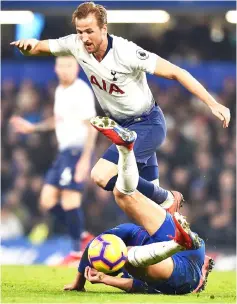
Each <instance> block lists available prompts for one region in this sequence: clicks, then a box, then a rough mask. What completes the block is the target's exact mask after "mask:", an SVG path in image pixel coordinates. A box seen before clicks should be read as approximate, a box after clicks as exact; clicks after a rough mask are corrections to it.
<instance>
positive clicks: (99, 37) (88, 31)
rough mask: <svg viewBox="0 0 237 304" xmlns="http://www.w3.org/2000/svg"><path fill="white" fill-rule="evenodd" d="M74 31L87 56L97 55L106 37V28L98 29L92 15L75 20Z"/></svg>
mask: <svg viewBox="0 0 237 304" xmlns="http://www.w3.org/2000/svg"><path fill="white" fill-rule="evenodd" d="M76 31H77V34H78V36H79V37H80V39H81V40H82V42H83V43H84V46H85V49H86V50H87V52H88V53H89V54H93V53H97V52H98V51H99V50H100V46H101V44H102V43H103V41H104V40H105V39H106V36H107V26H106V25H104V26H103V27H102V28H100V27H99V26H98V24H97V20H96V17H95V16H94V14H89V15H88V16H87V17H86V18H85V19H76Z"/></svg>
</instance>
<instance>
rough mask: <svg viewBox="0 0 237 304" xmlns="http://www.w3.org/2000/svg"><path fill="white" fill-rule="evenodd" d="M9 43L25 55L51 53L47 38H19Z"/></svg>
mask: <svg viewBox="0 0 237 304" xmlns="http://www.w3.org/2000/svg"><path fill="white" fill-rule="evenodd" d="M10 45H13V46H15V47H17V48H18V49H19V50H20V52H21V53H22V54H23V55H25V56H37V55H51V52H50V49H49V42H48V40H41V41H40V40H37V39H21V40H17V41H12V42H11V43H10Z"/></svg>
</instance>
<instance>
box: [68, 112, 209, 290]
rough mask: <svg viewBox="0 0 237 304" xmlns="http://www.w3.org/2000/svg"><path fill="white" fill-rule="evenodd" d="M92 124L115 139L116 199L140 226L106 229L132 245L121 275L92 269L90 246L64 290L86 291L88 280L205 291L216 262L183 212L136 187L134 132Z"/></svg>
mask: <svg viewBox="0 0 237 304" xmlns="http://www.w3.org/2000/svg"><path fill="white" fill-rule="evenodd" d="M106 121H107V122H106ZM92 124H93V125H94V126H95V127H97V129H98V130H99V131H101V132H102V133H103V134H105V135H106V136H107V137H108V138H109V139H111V140H112V141H113V142H114V144H115V145H116V147H117V149H118V151H119V160H118V179H117V181H116V186H115V189H114V195H115V199H116V202H117V204H118V205H119V207H120V208H121V209H122V210H123V211H124V212H125V213H126V214H127V215H128V216H129V217H130V218H132V219H133V220H134V221H136V222H137V224H138V225H136V224H132V223H129V224H122V225H119V226H117V227H115V228H113V229H110V230H108V231H106V232H105V233H106V234H108V233H111V234H114V235H116V236H118V237H120V238H121V239H122V240H123V241H124V242H125V244H126V246H127V247H128V259H127V263H126V264H125V269H124V270H123V276H122V277H114V276H111V275H108V274H104V273H101V272H98V271H97V270H95V269H92V268H91V267H90V262H89V260H88V247H89V245H88V247H87V248H86V250H85V252H84V254H83V257H82V260H81V262H80V264H79V267H78V273H77V276H76V278H75V280H74V282H73V283H72V284H69V285H66V286H65V287H64V289H65V290H78V291H82V290H84V285H85V282H86V280H88V281H90V282H92V283H104V284H106V285H110V286H114V287H117V288H120V289H122V290H125V291H126V292H141V293H163V294H187V293H190V292H193V291H201V290H202V289H203V288H204V286H205V283H206V279H207V275H208V273H209V272H210V270H211V269H212V266H213V260H212V259H211V258H209V257H206V258H205V243H204V241H203V240H202V239H200V238H199V237H198V235H197V234H196V233H194V232H192V231H191V230H190V227H189V225H188V223H187V222H186V220H185V218H184V217H183V216H182V215H180V214H179V213H178V212H175V213H174V215H173V216H172V215H171V214H170V213H169V212H167V211H166V210H164V209H163V208H162V207H160V206H159V205H157V204H155V203H154V202H153V201H151V200H150V199H148V198H146V197H145V196H144V195H142V194H141V193H140V192H138V191H137V190H136V187H137V184H138V179H139V173H138V168H137V164H136V158H135V155H134V151H133V146H134V143H135V141H136V137H137V136H136V133H135V132H134V131H129V130H127V129H124V128H122V127H120V126H118V125H114V123H112V122H111V121H109V119H108V118H97V120H96V121H95V120H94V119H93V120H92ZM103 125H104V126H103Z"/></svg>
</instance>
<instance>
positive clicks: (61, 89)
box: [11, 56, 97, 264]
mask: <svg viewBox="0 0 237 304" xmlns="http://www.w3.org/2000/svg"><path fill="white" fill-rule="evenodd" d="M55 72H56V74H57V77H58V79H59V85H58V86H57V88H56V91H55V102H54V115H53V116H52V117H50V118H48V119H46V120H44V121H42V122H40V123H38V124H32V123H30V122H28V121H26V120H24V119H23V118H21V117H19V116H13V117H12V118H11V124H12V125H13V127H14V129H15V130H16V131H17V132H20V133H23V134H30V133H32V132H44V131H48V130H53V129H55V131H56V137H57V141H58V148H59V153H58V155H57V158H56V160H55V162H54V163H53V165H52V167H51V168H50V169H49V171H48V172H47V174H46V177H45V181H44V186H43V188H42V191H41V198H40V206H41V208H42V209H43V210H44V211H49V212H50V213H52V214H54V215H55V216H58V217H59V218H60V219H63V220H64V221H65V223H66V225H67V227H68V232H69V235H70V237H71V239H72V245H73V246H72V249H73V251H72V252H71V254H70V255H69V256H68V257H66V258H65V260H64V261H63V264H69V263H70V262H72V261H74V260H77V259H78V257H80V253H79V250H80V245H81V242H82V241H83V240H84V243H85V241H89V233H86V232H84V234H82V233H83V231H84V225H83V223H84V217H83V213H82V209H81V207H80V205H81V199H82V193H83V189H84V187H85V182H86V177H87V176H88V174H89V171H90V168H91V157H92V154H93V151H94V143H95V138H96V133H97V132H96V131H95V130H94V129H93V128H92V126H91V125H90V123H89V120H90V119H91V118H92V117H94V116H95V115H96V111H95V98H94V94H93V91H92V90H91V88H90V87H89V86H88V85H87V84H86V82H84V81H83V80H81V79H79V78H78V72H79V66H78V63H77V61H76V60H75V58H74V57H73V56H65V57H58V58H57V59H56V64H55ZM85 105H86V106H85ZM59 202H60V203H59ZM82 236H83V237H82ZM84 245H85V244H84Z"/></svg>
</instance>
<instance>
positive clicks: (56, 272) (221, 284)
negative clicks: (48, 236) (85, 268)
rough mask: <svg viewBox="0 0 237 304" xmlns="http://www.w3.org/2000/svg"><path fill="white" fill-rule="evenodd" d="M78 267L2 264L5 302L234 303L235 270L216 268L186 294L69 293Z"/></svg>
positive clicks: (90, 288) (94, 289) (104, 289)
mask: <svg viewBox="0 0 237 304" xmlns="http://www.w3.org/2000/svg"><path fill="white" fill-rule="evenodd" d="M76 271H77V270H76V269H72V268H59V267H47V266H2V303H99V304H102V303H144V304H146V303H235V302H236V298H235V294H236V286H235V283H236V276H235V272H234V271H231V272H230V271H229V272H217V271H213V272H212V273H211V274H210V276H209V282H208V286H207V288H206V290H205V291H204V292H202V293H200V294H189V295H184V296H164V295H140V294H139V295H138V294H126V293H124V292H122V291H120V290H118V289H116V288H111V287H108V286H104V285H100V284H96V285H92V284H90V283H87V285H86V290H87V292H82V293H80V292H76V291H73V292H66V291H63V290H62V288H63V286H64V284H67V283H70V282H72V280H73V278H74V275H75V273H76Z"/></svg>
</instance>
